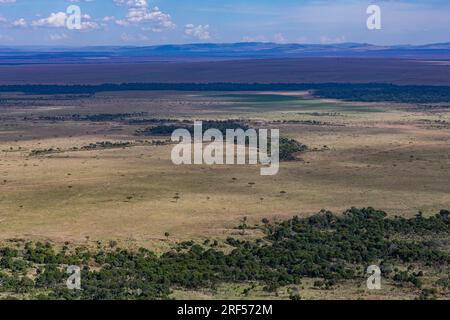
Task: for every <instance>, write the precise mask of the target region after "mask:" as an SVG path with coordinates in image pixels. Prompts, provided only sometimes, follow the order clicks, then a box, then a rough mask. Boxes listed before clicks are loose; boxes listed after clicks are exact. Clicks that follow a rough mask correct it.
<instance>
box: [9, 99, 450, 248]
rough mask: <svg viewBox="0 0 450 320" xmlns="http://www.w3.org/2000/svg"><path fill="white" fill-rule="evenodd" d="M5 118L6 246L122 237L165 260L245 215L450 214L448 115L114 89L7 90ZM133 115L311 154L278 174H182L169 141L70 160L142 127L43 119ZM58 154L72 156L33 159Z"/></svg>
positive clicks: (220, 170) (223, 170)
mask: <svg viewBox="0 0 450 320" xmlns="http://www.w3.org/2000/svg"><path fill="white" fill-rule="evenodd" d="M24 98H26V99H27V100H26V103H24V102H23V99H24ZM0 108H1V114H0V118H1V120H0V121H1V123H2V126H1V129H0V150H1V151H0V176H1V179H0V187H1V190H2V192H1V194H0V238H1V239H2V240H6V239H11V238H21V239H32V240H36V239H41V240H43V239H44V240H47V239H48V240H52V241H56V242H64V241H71V242H75V243H92V242H94V241H96V240H101V241H108V240H110V239H115V240H118V241H119V242H120V243H122V244H123V245H126V246H145V247H149V248H160V249H161V250H164V248H166V247H167V246H169V245H170V244H171V243H172V242H176V241H179V240H187V239H200V238H206V237H208V238H217V239H224V238H226V237H227V236H229V235H232V234H233V233H236V231H235V230H234V226H235V225H236V224H237V223H238V222H239V221H240V220H241V219H243V218H244V217H247V218H248V219H249V221H251V222H257V221H260V220H261V218H269V219H283V218H288V217H291V216H293V215H295V214H301V215H308V214H312V213H315V212H317V211H319V210H320V209H322V208H327V209H331V210H336V211H340V210H344V209H345V208H348V207H351V206H357V207H363V206H373V207H376V208H380V209H383V210H385V211H387V212H389V213H391V214H398V215H407V214H411V213H412V212H417V211H419V210H420V211H423V212H424V213H425V214H427V213H432V212H436V211H437V210H439V209H443V208H449V207H450V194H449V191H450V188H449V185H448V181H449V180H450V170H449V169H450V153H449V148H448V147H449V145H448V141H450V139H449V138H450V131H449V130H448V128H447V127H445V126H444V127H442V126H437V127H436V126H434V125H433V123H434V121H437V120H439V121H443V123H445V121H449V120H450V117H449V113H448V110H449V109H446V108H444V107H442V106H437V107H436V106H435V107H434V108H429V106H420V105H413V104H392V103H390V104H387V103H349V102H339V101H334V100H323V99H316V98H314V97H311V96H309V95H308V93H306V92H304V93H302V92H301V93H298V92H297V93H292V92H282V93H273V92H252V93H220V92H217V93H212V92H210V93H198V92H130V93H127V92H120V93H117V92H106V93H99V94H96V95H94V96H85V95H79V96H77V95H66V96H65V95H59V96H48V95H47V96H33V95H27V96H23V95H21V94H14V93H11V94H2V105H1V106H0ZM123 112H127V113H133V112H135V113H145V114H146V116H139V117H137V118H172V119H179V120H189V121H191V120H193V119H211V120H212V119H222V120H224V119H242V120H245V121H249V122H252V123H258V124H259V125H262V126H267V127H273V128H275V127H276V128H280V130H281V132H282V134H284V135H286V136H288V137H290V138H294V139H296V140H298V141H300V142H302V143H304V144H306V145H308V146H309V151H308V152H307V153H304V154H302V155H301V160H300V161H296V162H286V163H282V165H281V170H280V173H279V174H278V175H276V176H274V177H263V176H260V175H259V168H257V167H252V166H212V167H211V166H196V165H193V166H181V167H177V166H174V165H173V164H172V162H171V160H170V151H171V148H172V146H171V145H162V146H156V145H152V146H147V145H131V146H129V147H121V148H108V149H99V150H97V149H96V150H84V151H81V150H77V151H73V150H72V149H73V148H74V147H78V148H80V147H82V146H85V145H89V144H91V143H96V142H99V141H110V142H131V143H132V144H133V143H135V142H136V140H138V139H139V137H136V136H134V133H135V131H136V130H138V129H140V128H143V127H145V126H144V125H139V124H138V125H136V124H130V122H129V121H127V119H122V120H115V121H52V120H45V117H49V116H64V115H72V114H82V115H95V114H106V113H107V114H114V113H123ZM146 138H149V139H151V138H152V137H146ZM50 148H52V149H58V148H59V149H60V150H62V151H61V152H58V153H52V154H44V155H39V156H33V155H30V152H31V151H32V150H45V149H50ZM165 232H168V233H169V234H170V237H169V239H166V237H164V234H165ZM248 236H257V234H255V235H248Z"/></svg>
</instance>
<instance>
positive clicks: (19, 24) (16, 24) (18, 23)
mask: <svg viewBox="0 0 450 320" xmlns="http://www.w3.org/2000/svg"><path fill="white" fill-rule="evenodd" d="M11 25H12V26H13V27H16V28H25V27H26V26H27V25H28V23H27V21H26V20H25V19H24V18H20V19H17V20H15V21H13V22H12V23H11Z"/></svg>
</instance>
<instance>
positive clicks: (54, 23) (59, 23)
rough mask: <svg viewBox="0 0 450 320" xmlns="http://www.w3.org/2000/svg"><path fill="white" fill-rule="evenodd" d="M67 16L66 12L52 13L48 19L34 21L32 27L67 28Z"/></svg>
mask: <svg viewBox="0 0 450 320" xmlns="http://www.w3.org/2000/svg"><path fill="white" fill-rule="evenodd" d="M66 19H67V15H66V13H65V12H56V13H51V14H50V16H48V17H47V18H42V19H39V20H34V21H33V22H32V23H31V25H32V26H34V27H55V28H62V27H65V26H66Z"/></svg>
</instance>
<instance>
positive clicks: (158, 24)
mask: <svg viewBox="0 0 450 320" xmlns="http://www.w3.org/2000/svg"><path fill="white" fill-rule="evenodd" d="M114 2H115V3H116V4H118V5H127V6H128V12H127V15H126V17H125V18H124V19H118V20H116V24H117V25H119V26H128V25H140V26H142V27H143V28H144V30H152V31H157V32H159V31H163V30H170V29H174V28H175V27H176V25H175V23H174V22H173V21H172V18H171V16H170V14H167V13H164V12H162V11H161V10H160V9H159V8H158V7H154V8H152V9H150V8H149V6H148V4H147V1H146V0H114Z"/></svg>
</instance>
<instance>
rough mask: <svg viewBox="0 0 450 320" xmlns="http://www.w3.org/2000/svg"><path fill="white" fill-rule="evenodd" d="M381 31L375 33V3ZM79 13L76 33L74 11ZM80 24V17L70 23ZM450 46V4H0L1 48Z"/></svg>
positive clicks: (51, 0)
mask: <svg viewBox="0 0 450 320" xmlns="http://www.w3.org/2000/svg"><path fill="white" fill-rule="evenodd" d="M373 4H376V5H378V6H379V8H380V9H381V15H380V17H381V29H380V30H369V29H368V28H367V24H366V21H367V19H368V17H369V14H368V13H367V12H366V10H367V8H368V6H369V5H373ZM71 5H76V6H78V7H79V8H80V12H81V24H80V25H79V27H78V28H77V29H69V28H68V21H69V20H71V18H70V14H69V13H67V9H68V7H69V6H71ZM71 21H73V20H71ZM254 41H255V42H256V41H257V42H259V41H261V42H277V43H321V44H329V43H343V42H359V43H372V44H378V45H394V44H427V43H439V42H450V1H449V0H420V1H419V0H379V1H367V0H342V1H339V0H334V1H333V0H295V1H294V0H226V1H223V0H222V1H219V0H0V46H14V45H50V46H77V47H79V46H101V45H120V46H137V45H138V46H143V45H159V44H182V43H206V42H207V43H211V42H214V43H230V42H254Z"/></svg>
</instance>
